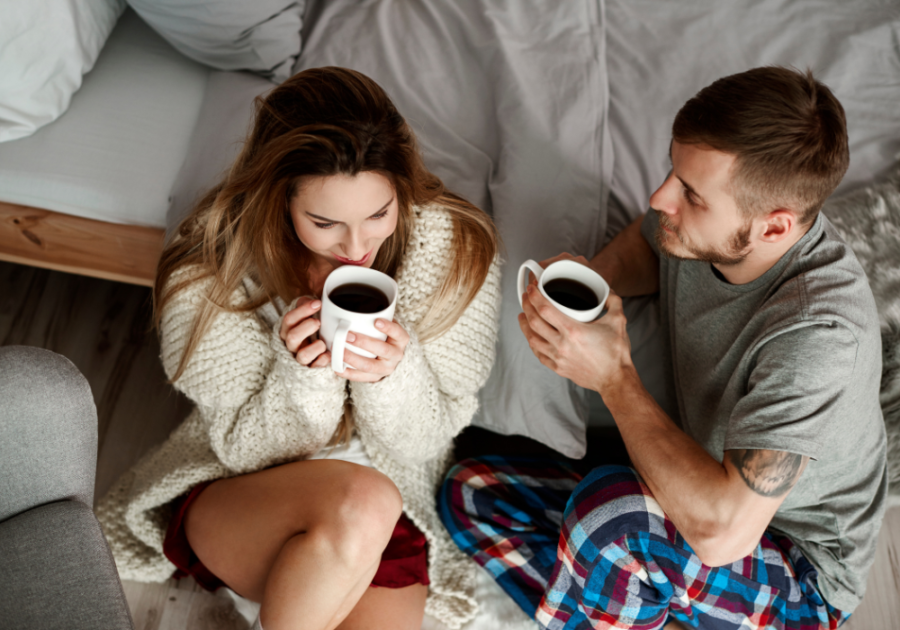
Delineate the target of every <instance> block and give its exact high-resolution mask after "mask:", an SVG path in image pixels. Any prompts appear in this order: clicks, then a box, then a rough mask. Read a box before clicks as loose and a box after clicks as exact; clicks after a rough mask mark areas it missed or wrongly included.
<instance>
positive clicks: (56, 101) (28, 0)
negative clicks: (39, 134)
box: [0, 0, 125, 142]
mask: <svg viewBox="0 0 900 630" xmlns="http://www.w3.org/2000/svg"><path fill="white" fill-rule="evenodd" d="M124 10H125V0H19V1H18V2H4V3H3V17H2V18H0V142H5V141H7V140H15V139H16V138H22V137H25V136H29V135H31V134H32V133H34V132H35V131H37V130H38V129H39V128H40V127H42V126H44V125H46V124H47V123H49V122H52V121H53V120H55V119H56V118H58V117H59V116H60V114H62V113H63V112H64V111H66V109H67V108H68V107H69V102H70V101H71V99H72V95H73V94H74V93H75V92H76V91H78V88H79V87H81V77H82V75H84V74H85V73H87V72H88V71H89V70H90V69H91V68H93V67H94V62H96V61H97V57H98V56H99V54H100V49H101V48H103V44H104V43H105V42H106V39H107V37H109V34H110V33H111V32H112V30H113V27H114V26H115V25H116V20H118V19H119V16H120V15H121V14H122V11H124Z"/></svg>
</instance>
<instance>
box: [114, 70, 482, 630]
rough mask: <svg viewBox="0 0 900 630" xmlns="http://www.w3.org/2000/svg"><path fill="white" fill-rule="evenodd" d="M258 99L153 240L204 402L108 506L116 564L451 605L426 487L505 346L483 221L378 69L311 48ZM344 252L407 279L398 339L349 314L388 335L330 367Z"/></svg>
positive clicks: (378, 619) (306, 617)
mask: <svg viewBox="0 0 900 630" xmlns="http://www.w3.org/2000/svg"><path fill="white" fill-rule="evenodd" d="M256 105H257V111H256V119H255V124H254V127H253V129H252V131H251V133H250V136H249V138H248V140H247V142H246V144H245V146H244V148H243V150H242V152H241V154H240V156H239V157H238V159H237V161H236V162H235V164H234V166H233V167H232V169H231V171H230V173H229V174H228V175H227V177H225V179H224V181H223V182H222V183H221V184H219V185H218V186H217V187H216V188H214V189H213V190H212V191H211V192H210V193H209V194H207V195H206V197H205V198H204V199H203V200H202V201H201V202H200V203H199V204H198V205H197V207H196V208H195V210H194V211H193V212H192V214H191V215H190V216H189V217H188V218H187V219H186V220H185V221H184V223H183V224H182V225H181V226H180V228H179V230H178V232H177V235H176V237H175V238H174V239H173V241H172V242H171V243H170V244H169V245H168V246H167V248H166V250H165V251H164V253H163V256H162V259H161V261H160V266H159V272H158V276H157V280H156V286H155V289H154V304H155V317H156V323H157V326H158V328H159V330H160V339H161V349H162V360H163V365H164V367H165V369H166V373H167V374H168V375H169V377H170V379H171V380H172V382H173V383H174V385H175V387H176V388H178V389H179V390H181V391H182V392H184V393H185V394H186V395H187V396H188V397H190V398H191V399H192V400H193V401H194V402H195V403H196V409H195V410H194V411H193V413H192V414H191V415H190V416H189V417H188V418H187V419H186V420H185V422H184V423H183V424H182V425H181V426H179V427H178V428H177V429H176V430H175V431H174V432H173V433H172V435H171V436H170V437H169V439H168V440H167V441H166V442H165V443H164V444H163V445H162V446H161V447H159V448H158V449H157V450H156V451H154V452H152V453H150V454H148V455H147V456H146V457H144V458H143V459H142V460H141V461H140V462H139V463H138V464H137V465H136V466H135V467H134V468H133V469H132V470H130V471H129V472H128V473H127V474H126V475H125V476H124V477H123V478H122V479H121V480H120V481H119V482H118V483H117V484H116V486H115V487H114V488H113V490H111V491H110V493H109V494H108V495H107V496H106V497H105V498H104V500H103V501H102V502H101V505H100V506H99V508H98V514H99V516H100V519H101V522H102V523H103V526H104V530H105V532H106V534H107V537H108V539H109V541H110V545H111V547H112V549H113V553H114V555H115V556H116V561H117V564H118V566H119V571H120V573H121V575H122V577H123V578H126V579H137V580H145V581H153V580H164V579H166V578H168V577H170V576H172V575H173V573H175V574H176V575H182V574H185V573H187V574H191V575H193V576H194V577H195V578H196V579H197V581H198V582H199V583H200V584H201V585H203V586H205V587H207V588H210V589H213V588H216V587H218V586H221V585H223V584H224V585H227V586H228V587H230V588H231V589H233V590H234V591H236V592H237V593H239V594H240V595H243V596H244V597H247V598H249V599H251V600H254V601H258V602H261V604H262V605H261V609H260V619H259V621H258V623H259V624H261V626H262V627H264V628H265V629H266V630H280V629H282V628H304V629H310V630H312V629H319V628H322V629H324V628H329V629H330V628H342V629H351V628H367V629H374V628H391V629H392V630H395V629H397V628H419V627H420V626H421V622H422V616H423V612H424V611H425V610H426V609H427V610H428V611H429V613H431V614H433V615H435V616H437V617H438V618H440V619H441V620H442V621H444V622H445V623H447V624H448V625H450V626H451V627H456V626H459V625H460V624H461V623H462V622H464V621H465V620H467V619H469V618H471V617H472V616H474V613H475V602H474V600H473V599H472V597H471V589H472V585H473V576H472V574H471V573H470V571H471V570H472V569H471V564H470V562H469V561H468V560H467V559H466V557H465V556H464V555H462V554H461V553H460V552H458V551H457V550H456V548H455V545H453V543H452V542H451V540H450V538H449V537H448V535H447V534H446V532H445V530H444V529H443V527H442V525H441V523H440V520H439V519H438V516H437V513H436V509H435V505H434V497H435V494H436V492H437V489H438V486H439V484H440V482H441V479H442V476H443V474H444V473H445V472H446V470H447V468H448V467H449V465H450V463H451V461H450V460H451V455H452V438H453V437H454V436H455V435H456V434H457V433H458V432H459V431H460V430H461V429H462V428H463V427H464V426H466V425H467V424H468V423H469V422H470V421H471V418H472V415H473V413H474V412H475V409H476V404H477V403H476V393H477V391H478V389H479V388H480V387H481V386H482V385H483V383H484V382H485V380H486V379H487V376H488V373H489V371H490V368H491V365H492V362H493V358H494V342H495V337H496V330H497V320H498V316H499V306H500V304H499V302H500V293H499V286H498V285H499V269H498V259H497V249H498V242H497V237H496V234H495V231H494V227H493V225H492V223H491V221H490V219H489V218H488V217H487V216H486V215H485V214H484V213H483V212H481V211H480V210H478V209H477V208H475V207H474V206H472V205H471V204H469V203H467V202H465V201H463V200H462V199H460V198H459V197H456V196H455V195H453V194H451V193H449V192H447V191H446V190H445V189H444V187H443V185H442V183H441V182H440V180H439V179H438V178H437V177H435V176H434V175H432V174H431V173H429V172H428V171H427V170H426V168H425V167H424V164H423V163H422V160H421V157H420V155H419V153H418V150H417V148H416V144H415V139H414V137H413V134H412V132H411V130H410V129H409V127H408V126H407V124H406V123H405V121H404V120H403V118H402V117H401V116H400V114H399V113H398V112H397V111H396V109H395V108H394V106H393V104H392V103H391V101H390V100H389V99H388V97H387V96H386V95H385V93H384V92H383V91H382V90H381V88H380V87H379V86H378V85H376V84H375V83H374V82H373V81H372V80H371V79H368V78H367V77H365V76H363V75H361V74H359V73H357V72H353V71H350V70H345V69H341V68H318V69H313V70H307V71H305V72H301V73H300V74H298V75H296V76H294V77H293V78H291V79H290V80H288V81H287V82H285V83H284V84H282V85H281V86H279V87H278V88H276V89H274V90H273V91H272V92H271V93H269V95H268V96H266V97H265V98H260V99H257V104H256ZM341 265H362V266H366V267H372V268H374V269H377V270H380V271H382V272H384V273H387V274H389V275H391V276H393V277H394V278H395V279H396V281H397V283H398V286H399V297H398V301H397V307H396V311H395V319H394V321H381V322H380V326H381V329H382V330H383V332H385V333H386V334H387V339H386V341H379V340H376V339H374V338H371V337H366V336H363V335H356V336H355V339H354V338H353V337H352V336H351V337H348V341H349V342H352V343H353V344H354V345H356V346H358V347H360V348H363V349H366V350H369V351H370V352H372V353H373V354H374V355H376V358H374V359H367V358H364V357H362V356H358V355H355V354H353V353H347V354H346V355H345V362H346V363H347V364H349V365H350V366H351V367H352V368H353V369H347V370H345V371H344V372H342V373H339V374H338V373H335V372H333V371H332V369H331V367H330V355H329V352H328V351H327V350H326V348H325V344H324V342H323V341H322V340H320V339H318V338H317V336H316V333H317V331H318V328H319V320H318V319H317V318H316V313H317V311H318V310H319V308H320V306H321V294H322V287H323V284H324V282H325V278H326V276H327V275H328V273H329V272H330V271H332V270H333V269H335V268H337V267H340V266H341ZM298 296H301V297H298ZM429 585H430V588H429ZM426 597H427V602H426Z"/></svg>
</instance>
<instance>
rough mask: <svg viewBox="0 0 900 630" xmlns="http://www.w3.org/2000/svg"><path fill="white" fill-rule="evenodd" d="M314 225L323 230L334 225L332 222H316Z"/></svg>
mask: <svg viewBox="0 0 900 630" xmlns="http://www.w3.org/2000/svg"><path fill="white" fill-rule="evenodd" d="M315 225H316V227H317V228H321V229H323V230H327V229H329V228H333V227H334V223H316V224H315Z"/></svg>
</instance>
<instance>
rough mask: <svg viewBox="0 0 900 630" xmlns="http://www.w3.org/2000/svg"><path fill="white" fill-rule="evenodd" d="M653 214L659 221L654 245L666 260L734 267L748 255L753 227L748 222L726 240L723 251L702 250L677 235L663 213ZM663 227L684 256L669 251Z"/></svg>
mask: <svg viewBox="0 0 900 630" xmlns="http://www.w3.org/2000/svg"><path fill="white" fill-rule="evenodd" d="M654 212H655V213H656V216H657V218H658V219H659V226H657V228H656V245H657V246H658V247H659V251H660V252H661V253H662V254H664V255H665V256H666V257H667V258H677V259H678V260H699V261H700V262H707V263H711V264H714V265H736V264H738V263H740V262H741V261H743V260H744V259H745V258H746V257H747V256H748V255H749V254H750V251H749V250H748V249H747V246H748V245H750V231H751V229H752V227H753V226H752V223H751V222H750V221H747V223H746V224H744V225H743V226H741V227H739V228H738V229H737V230H735V232H734V234H732V235H731V236H730V237H729V238H728V242H727V243H726V244H725V248H724V249H723V250H718V249H715V248H709V249H704V248H702V247H696V246H694V245H693V244H691V243H690V242H688V241H687V240H685V239H684V238H683V237H682V236H681V234H679V233H678V230H677V229H676V228H675V226H674V225H672V224H671V223H669V217H668V216H666V214H665V213H664V212H660V211H659V210H654ZM663 227H667V228H669V229H670V230H671V231H672V234H674V235H675V238H677V239H678V241H679V242H680V243H681V246H682V247H683V248H684V250H685V251H686V252H687V253H686V254H685V253H676V252H675V251H673V250H672V249H670V246H669V244H668V243H667V242H666V232H665V231H664V230H663Z"/></svg>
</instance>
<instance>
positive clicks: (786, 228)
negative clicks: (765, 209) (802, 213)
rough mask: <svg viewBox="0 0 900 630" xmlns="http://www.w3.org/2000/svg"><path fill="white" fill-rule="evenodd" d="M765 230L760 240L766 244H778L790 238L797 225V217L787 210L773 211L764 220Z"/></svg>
mask: <svg viewBox="0 0 900 630" xmlns="http://www.w3.org/2000/svg"><path fill="white" fill-rule="evenodd" d="M763 224H764V228H763V232H762V234H761V235H760V240H762V241H763V242H766V243H777V242H778V241H781V240H784V239H785V238H787V237H788V236H790V235H791V234H792V233H793V231H794V227H795V226H796V225H797V217H796V216H795V215H794V213H793V212H792V211H790V210H788V209H786V208H779V209H777V210H773V211H772V212H770V213H769V214H768V215H766V217H765V219H764V220H763Z"/></svg>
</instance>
